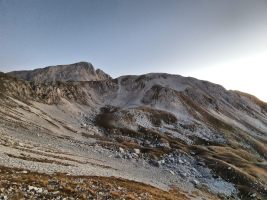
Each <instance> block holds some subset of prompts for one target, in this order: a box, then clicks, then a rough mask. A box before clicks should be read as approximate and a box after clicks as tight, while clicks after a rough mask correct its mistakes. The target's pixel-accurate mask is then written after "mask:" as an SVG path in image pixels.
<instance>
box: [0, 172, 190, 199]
mask: <svg viewBox="0 0 267 200" xmlns="http://www.w3.org/2000/svg"><path fill="white" fill-rule="evenodd" d="M29 186H34V187H37V188H41V192H39V191H37V192H36V191H32V190H31V191H30V190H29V189H28V188H29ZM0 189H1V192H2V194H4V195H5V194H7V195H8V198H9V199H14V200H17V199H63V198H64V197H65V198H66V197H67V198H68V199H71V198H73V199H129V200H134V199H151V200H153V199H154V200H161V199H162V200H182V199H188V198H187V197H186V196H185V195H184V194H182V193H181V192H179V191H177V190H175V189H172V190H170V191H163V190H160V189H158V188H155V187H152V186H149V185H146V184H143V183H138V182H134V181H129V180H124V179H121V178H114V177H84V176H79V177H78V176H68V175H66V174H53V175H45V174H40V173H33V172H27V171H26V172H25V171H23V170H20V169H9V168H4V167H1V168H0ZM8 191H11V192H8Z"/></svg>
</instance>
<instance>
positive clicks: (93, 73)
mask: <svg viewBox="0 0 267 200" xmlns="http://www.w3.org/2000/svg"><path fill="white" fill-rule="evenodd" d="M8 74H9V75H11V76H13V77H16V78H18V79H23V80H26V81H34V82H40V83H46V82H55V81H62V82H66V81H101V80H106V79H110V78H111V77H110V76H109V75H108V74H106V73H105V72H104V71H102V70H100V69H97V70H95V68H94V66H93V65H92V64H91V63H88V62H78V63H73V64H69V65H56V66H49V67H45V68H40V69H35V70H29V71H13V72H9V73H8Z"/></svg>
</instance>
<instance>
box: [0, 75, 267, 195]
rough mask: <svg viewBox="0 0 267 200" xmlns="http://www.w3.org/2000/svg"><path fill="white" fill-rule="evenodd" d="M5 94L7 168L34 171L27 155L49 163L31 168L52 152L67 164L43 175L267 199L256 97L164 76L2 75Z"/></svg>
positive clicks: (264, 137) (264, 126) (263, 119)
mask: <svg viewBox="0 0 267 200" xmlns="http://www.w3.org/2000/svg"><path fill="white" fill-rule="evenodd" d="M45 80H47V77H46V79H45ZM50 80H51V79H50ZM0 90H1V93H0V132H1V131H3V132H4V133H5V134H3V135H1V137H3V139H1V137H0V139H1V140H0V149H2V151H1V152H2V153H1V154H0V155H1V156H2V157H3V158H7V157H8V158H9V159H10V162H7V159H2V160H1V156H0V165H4V166H7V167H18V166H20V162H22V163H23V166H24V168H25V169H32V165H33V163H28V162H27V161H25V160H24V161H23V159H25V158H23V157H22V155H21V154H20V153H21V152H20V151H21V149H24V150H25V151H26V150H27V151H29V149H28V147H30V148H31V151H32V152H33V151H37V149H38V151H41V152H42V154H43V155H45V157H40V155H37V154H36V153H35V154H33V153H32V154H31V155H29V156H30V157H31V159H32V160H40V159H41V158H42V159H48V160H49V159H51V158H49V156H48V155H47V154H48V153H47V152H49V151H50V150H49V151H48V149H52V151H53V152H58V151H60V152H62V151H63V152H64V153H63V155H64V156H62V155H61V154H57V156H59V157H60V158H61V159H60V160H57V162H58V163H57V164H54V165H49V168H47V167H46V165H45V164H42V163H40V162H34V165H33V166H36V169H35V170H34V171H37V172H44V173H48V172H49V173H50V172H51V170H52V172H61V173H69V174H71V175H81V174H82V175H88V174H93V175H101V176H115V177H121V178H125V179H128V180H129V179H130V180H135V181H138V182H144V183H146V184H149V185H153V186H156V187H158V188H161V189H165V190H166V188H167V189H168V188H169V187H170V186H171V185H172V186H175V187H176V188H177V189H178V190H179V191H185V193H186V194H188V195H189V194H190V191H195V192H197V193H198V195H196V196H195V197H196V198H198V197H201V196H202V197H204V196H206V198H207V199H224V198H228V199H251V198H252V199H253V198H254V197H255V199H256V198H262V199H264V198H266V197H267V188H266V185H267V174H266V169H267V168H266V167H267V165H266V163H267V162H266V160H267V154H266V152H267V104H266V103H264V102H262V101H260V100H258V99H257V98H256V97H253V96H251V95H249V94H245V93H241V92H236V91H231V90H226V89H225V88H224V87H222V86H220V85H218V84H213V83H211V82H208V81H202V80H198V79H195V78H192V77H183V76H180V75H171V74H165V73H149V74H144V75H140V76H131V75H129V76H121V77H118V78H115V79H111V78H108V79H104V80H102V79H101V80H90V81H77V80H74V81H66V80H65V79H64V80H63V81H52V82H46V81H44V82H42V81H39V82H38V81H31V82H29V81H25V80H21V79H17V78H14V77H11V76H10V75H9V74H4V73H0ZM1 141H3V142H2V143H1ZM7 141H10V142H7ZM19 143H21V144H22V145H18V144H19ZM2 144H3V145H2ZM12 144H13V146H12ZM48 144H49V145H48ZM35 146H36V147H38V148H36V147H35ZM10 150H12V151H11V152H12V155H10ZM67 152H70V153H71V155H72V154H73V155H74V156H73V157H72V156H71V157H70V155H69V154H68V153H67ZM7 154H8V155H10V156H8V155H7ZM12 156H13V157H12ZM14 156H15V157H16V158H20V160H19V161H18V159H13V158H14ZM50 156H51V155H50ZM53 156H54V155H53ZM22 158H23V159H22ZM78 158H79V159H80V160H79V162H78V163H79V164H77V162H76V164H75V165H76V167H75V166H68V167H62V166H60V167H57V166H59V165H62V164H64V165H69V164H73V163H70V162H69V161H70V159H71V160H73V159H78ZM92 158H93V159H94V161H92ZM88 159H89V160H90V162H93V163H90V162H88V161H87V162H85V160H88ZM99 159H100V160H101V163H102V165H103V163H105V165H106V166H105V167H103V166H102V167H100V166H99V161H96V160H99ZM59 161H60V162H59ZM50 162H52V161H50ZM96 166H97V167H96ZM113 169H117V170H113ZM189 196H190V195H189ZM211 196H212V197H211Z"/></svg>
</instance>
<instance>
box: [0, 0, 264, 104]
mask: <svg viewBox="0 0 267 200" xmlns="http://www.w3.org/2000/svg"><path fill="white" fill-rule="evenodd" d="M265 58H266V59H265ZM248 59H249V61H247V60H248ZM255 59H256V60H255ZM254 60H255V61H254ZM259 60H260V61H259ZM78 61H88V62H92V63H93V64H94V65H95V67H96V68H101V69H103V70H104V71H106V72H107V73H109V74H111V75H112V76H113V77H117V76H120V75H123V74H143V73H147V72H167V73H175V74H182V75H188V76H195V77H197V78H201V79H207V80H210V81H213V82H217V83H220V84H222V85H224V86H225V87H227V88H229V89H239V90H242V91H245V92H250V93H252V94H255V95H257V96H259V97H260V98H261V99H265V100H266V101H267V94H266V95H265V94H263V93H264V92H262V91H256V89H258V90H260V89H259V85H260V84H261V85H264V84H265V85H267V82H266V81H265V82H264V80H265V77H262V78H263V79H264V80H261V79H259V75H261V74H264V73H265V72H266V69H265V68H267V1H266V0H198V1H196V0H95V1H89V0H0V71H4V72H7V71H12V70H22V69H33V68H37V67H44V66H48V65H56V64H68V63H74V62H78ZM248 63H250V64H248ZM256 63H257V65H256ZM252 65H253V66H252ZM264 70H265V71H264ZM266 73H267V72H266ZM266 73H265V74H266ZM229 74H230V76H228V75H229ZM250 76H251V77H254V78H252V79H250V80H253V81H251V82H249V80H248V78H249V77H250ZM229 77H232V78H231V79H230V78H229ZM246 84H247V85H246ZM264 95H265V96H264Z"/></svg>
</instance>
